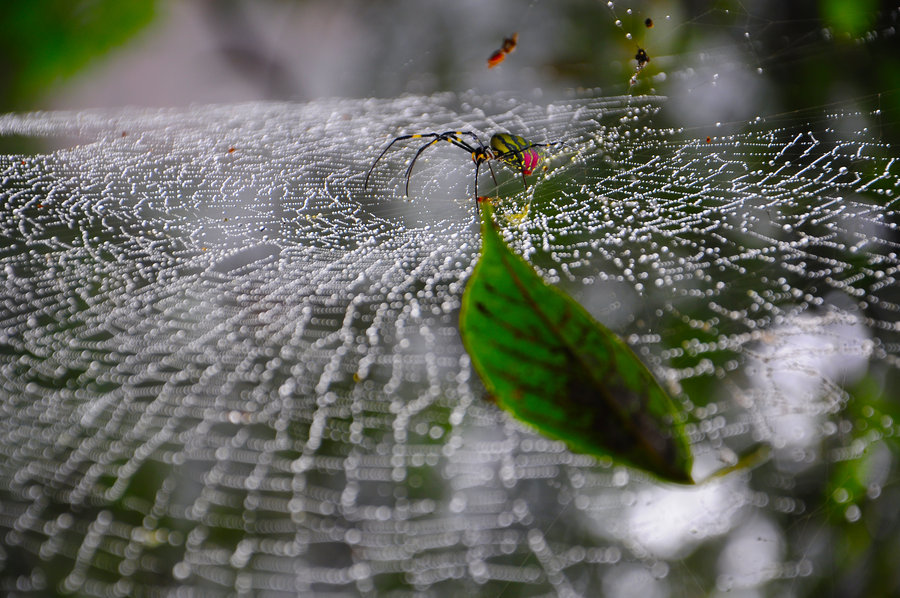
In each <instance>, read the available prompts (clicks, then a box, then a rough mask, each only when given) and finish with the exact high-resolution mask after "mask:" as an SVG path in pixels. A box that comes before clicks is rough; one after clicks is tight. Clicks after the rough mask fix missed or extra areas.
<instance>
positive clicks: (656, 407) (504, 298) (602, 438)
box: [459, 202, 693, 484]
mask: <svg viewBox="0 0 900 598" xmlns="http://www.w3.org/2000/svg"><path fill="white" fill-rule="evenodd" d="M481 213H482V216H481V218H482V224H481V230H482V237H483V241H482V250H481V258H480V259H479V261H478V264H477V265H476V266H475V270H474V272H473V273H472V277H471V278H470V279H469V283H468V286H467V287H466V291H465V293H464V294H463V300H462V311H461V313H460V322H459V327H460V333H461V335H462V339H463V344H464V345H465V347H466V350H467V351H468V352H469V356H470V357H471V358H472V363H473V365H474V367H475V370H476V371H477V372H478V374H479V375H480V376H481V379H482V381H483V382H484V385H485V387H487V390H488V392H489V393H490V394H491V395H492V397H493V399H494V400H495V401H496V402H497V404H498V405H499V406H500V407H501V408H503V409H505V410H507V411H509V412H510V413H511V414H512V415H513V416H514V417H515V418H517V419H519V420H520V421H523V422H526V423H528V424H530V425H532V426H534V427H535V428H537V429H538V430H539V431H540V432H541V433H543V434H545V435H546V436H549V437H552V438H557V439H559V440H562V441H564V442H565V443H566V444H567V445H568V446H569V447H570V448H571V449H572V450H574V451H576V452H580V453H585V454H589V455H594V456H598V457H599V456H609V457H611V458H612V459H614V460H616V461H620V462H622V463H625V464H627V465H631V466H633V467H637V468H640V469H644V470H646V471H648V472H650V473H653V474H655V475H657V476H659V477H660V478H663V479H667V480H671V481H674V482H680V483H687V484H691V483H693V480H692V479H691V475H690V471H691V462H692V460H691V452H690V448H689V446H688V442H687V438H686V436H685V434H684V431H683V430H682V427H681V426H680V425H679V424H678V423H676V422H678V421H679V420H678V413H677V411H676V409H675V405H674V404H673V403H672V400H671V399H670V398H669V396H668V395H667V394H666V392H665V391H664V390H663V389H662V387H661V386H660V385H659V383H658V382H657V381H656V379H655V378H654V377H653V374H651V373H650V371H649V370H648V369H647V367H646V366H645V365H644V364H643V363H642V362H641V361H640V360H639V359H638V358H637V356H636V355H635V354H634V352H633V351H632V350H631V349H630V348H629V347H628V345H626V344H625V342H624V341H623V340H622V339H621V338H619V337H618V336H616V335H615V334H613V333H612V332H611V331H610V330H609V329H607V328H606V327H605V326H603V325H602V324H600V323H599V322H597V321H596V320H595V319H594V318H593V317H591V315H590V314H589V313H588V312H587V311H586V310H585V309H584V308H583V307H582V306H581V305H579V304H578V303H577V302H576V301H575V300H574V299H572V298H571V297H569V296H567V295H566V294H565V293H563V292H562V291H560V290H559V289H557V288H555V287H552V286H550V285H548V284H547V283H545V282H544V281H543V279H541V277H540V276H539V275H538V274H537V273H536V272H535V271H534V269H532V267H531V266H530V265H528V263H526V262H525V260H523V259H522V258H520V257H519V256H517V255H516V254H514V253H513V252H512V251H511V250H510V249H509V247H508V246H507V245H506V243H505V242H504V241H503V240H502V239H501V238H500V235H499V234H498V233H497V229H496V225H495V224H494V222H493V217H492V214H493V208H492V207H491V205H490V204H489V203H487V202H484V203H482V210H481Z"/></svg>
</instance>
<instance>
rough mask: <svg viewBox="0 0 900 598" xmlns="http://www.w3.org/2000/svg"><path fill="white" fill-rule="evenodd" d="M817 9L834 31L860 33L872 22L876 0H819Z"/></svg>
mask: <svg viewBox="0 0 900 598" xmlns="http://www.w3.org/2000/svg"><path fill="white" fill-rule="evenodd" d="M819 10H820V11H821V13H822V19H823V20H824V21H825V23H827V24H828V26H829V27H832V28H833V29H834V30H835V32H837V33H849V34H850V35H862V34H863V33H865V31H866V29H868V28H869V27H871V26H872V25H873V24H874V18H873V17H874V15H875V14H877V10H878V0H821V2H820V3H819Z"/></svg>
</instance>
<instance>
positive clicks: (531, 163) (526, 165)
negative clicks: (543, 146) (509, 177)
mask: <svg viewBox="0 0 900 598" xmlns="http://www.w3.org/2000/svg"><path fill="white" fill-rule="evenodd" d="M540 163H541V154H540V153H539V152H538V151H537V150H533V149H528V150H525V151H524V152H522V173H523V174H525V175H526V176H527V175H529V174H531V173H532V172H534V169H535V168H537V166H538V164H540Z"/></svg>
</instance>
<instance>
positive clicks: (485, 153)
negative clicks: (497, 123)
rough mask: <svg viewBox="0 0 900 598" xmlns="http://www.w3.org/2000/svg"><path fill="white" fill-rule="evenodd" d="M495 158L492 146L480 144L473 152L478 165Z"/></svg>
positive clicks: (473, 157) (473, 160) (474, 160)
mask: <svg viewBox="0 0 900 598" xmlns="http://www.w3.org/2000/svg"><path fill="white" fill-rule="evenodd" d="M493 159H494V152H492V151H491V150H490V148H488V147H486V146H483V145H482V146H479V147H477V148H475V151H473V152H472V162H475V164H476V165H477V166H480V165H482V164H484V163H485V162H487V161H488V160H493Z"/></svg>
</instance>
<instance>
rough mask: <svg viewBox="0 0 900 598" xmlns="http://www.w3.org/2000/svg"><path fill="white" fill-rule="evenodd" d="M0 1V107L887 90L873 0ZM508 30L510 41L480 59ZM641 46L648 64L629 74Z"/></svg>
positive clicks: (743, 109)
mask: <svg viewBox="0 0 900 598" xmlns="http://www.w3.org/2000/svg"><path fill="white" fill-rule="evenodd" d="M3 13H4V14H3V19H2V21H0V112H6V111H23V110H33V109H80V108H88V107H90V108H97V107H111V106H124V105H129V106H131V105H137V106H154V107H161V106H184V105H188V104H196V103H228V102H237V101H250V100H292V101H304V100H310V99H315V98H322V97H338V96H340V97H367V96H376V97H394V96H396V95H397V94H402V93H431V92H435V91H447V90H449V91H461V90H468V89H474V90H476V91H478V92H483V93H489V92H493V91H507V92H522V93H525V92H530V91H532V90H534V89H541V90H542V91H543V92H544V93H546V94H549V95H551V96H552V95H553V94H554V93H556V92H558V91H559V90H566V89H572V88H578V87H588V88H601V89H602V90H603V91H604V93H608V94H614V93H634V94H641V93H648V92H655V93H660V94H664V95H668V96H673V97H676V98H677V97H684V96H690V101H689V102H685V107H684V117H685V119H686V120H695V119H704V120H713V119H722V120H731V119H733V118H743V117H744V116H746V115H748V114H751V113H755V112H759V113H771V112H777V111H783V110H792V109H797V108H808V107H810V106H816V105H822V104H826V103H829V102H834V101H838V100H843V99H846V98H852V97H855V96H865V95H867V94H870V93H873V92H878V91H884V90H890V89H894V88H896V87H897V86H898V84H900V52H897V48H898V44H897V39H896V35H895V27H896V25H897V6H896V3H893V2H887V1H885V2H880V3H879V2H878V0H801V1H797V2H778V1H774V0H769V1H759V2H752V3H747V2H739V1H737V0H734V1H728V0H723V1H719V2H696V1H688V0H659V1H646V2H628V3H626V2H615V3H614V2H603V1H599V0H554V1H550V0H524V1H517V0H500V1H496V2H482V1H480V0H460V1H455V2H438V1H424V2H423V1H417V0H398V1H387V0H379V1H370V0H337V1H335V0H196V1H187V0H183V1H177V0H171V1H166V0H134V1H132V2H118V1H116V0H91V1H89V0H78V1H66V0H44V1H39V2H15V3H8V4H7V6H6V7H4V9H3ZM647 19H651V22H652V27H648V26H647V23H648V21H647ZM513 32H518V33H519V46H518V48H517V49H516V50H515V53H513V54H511V55H510V56H509V58H508V59H507V60H506V61H505V62H504V63H502V64H501V65H500V66H498V67H496V68H494V69H491V70H489V69H488V68H487V67H486V59H487V58H488V56H489V55H490V54H491V53H492V52H493V51H494V50H496V49H497V48H499V47H500V45H501V43H502V40H503V39H504V38H505V37H506V36H509V35H510V34H512V33H513ZM638 48H644V49H645V50H646V52H647V54H648V56H649V57H650V59H651V60H650V63H649V64H648V65H647V66H646V68H645V69H644V70H643V72H641V73H640V74H639V76H638V77H637V78H636V85H634V86H631V85H629V79H630V77H631V76H632V75H633V74H634V71H635V65H636V63H635V60H634V57H635V55H636V51H637V49H638ZM701 72H702V73H704V74H703V76H701V77H699V78H698V77H697V74H698V73H701ZM698 86H699V87H701V89H697V87H698Z"/></svg>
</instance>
